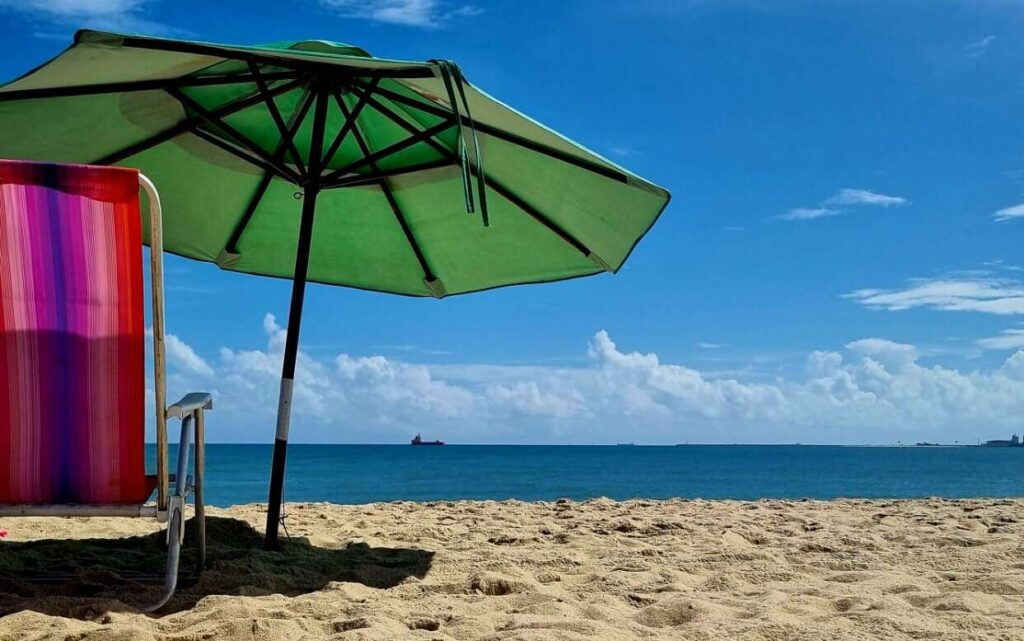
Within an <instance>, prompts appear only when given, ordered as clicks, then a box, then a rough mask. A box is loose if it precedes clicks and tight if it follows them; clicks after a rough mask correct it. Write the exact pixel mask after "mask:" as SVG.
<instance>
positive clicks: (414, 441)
mask: <svg viewBox="0 0 1024 641" xmlns="http://www.w3.org/2000/svg"><path fill="white" fill-rule="evenodd" d="M409 444H410V445H444V441H424V440H423V437H422V436H420V435H419V434H417V435H416V436H415V437H414V438H413V439H412V441H411V442H410V443H409Z"/></svg>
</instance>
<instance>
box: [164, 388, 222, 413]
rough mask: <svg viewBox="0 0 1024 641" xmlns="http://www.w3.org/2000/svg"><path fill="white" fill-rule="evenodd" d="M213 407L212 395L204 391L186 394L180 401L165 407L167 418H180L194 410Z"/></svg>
mask: <svg viewBox="0 0 1024 641" xmlns="http://www.w3.org/2000/svg"><path fill="white" fill-rule="evenodd" d="M210 409H213V397H212V396H210V395H209V394H207V393H206V392H192V393H191V394H186V395H185V396H184V397H183V398H182V399H181V400H180V401H178V402H177V403H175V404H174V405H171V406H170V407H168V408H167V418H178V419H182V418H185V417H186V416H188V415H189V414H192V413H194V412H195V411H196V410H210Z"/></svg>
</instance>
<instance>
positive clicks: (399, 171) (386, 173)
mask: <svg viewBox="0 0 1024 641" xmlns="http://www.w3.org/2000/svg"><path fill="white" fill-rule="evenodd" d="M451 166H453V165H452V162H451V161H450V160H448V158H439V159H437V160H431V161H428V162H424V163H419V164H416V165H405V166H402V167H395V168H393V169H377V170H376V171H373V172H370V173H365V174H356V175H355V176H350V177H349V178H341V179H339V180H336V181H335V182H332V183H330V184H327V185H324V189H341V188H343V187H363V186H365V185H376V184H379V183H380V182H381V181H382V180H384V179H386V178H390V177H392V176H401V175H403V174H414V173H416V172H420V171H430V170H431V169H440V168H442V167H451Z"/></svg>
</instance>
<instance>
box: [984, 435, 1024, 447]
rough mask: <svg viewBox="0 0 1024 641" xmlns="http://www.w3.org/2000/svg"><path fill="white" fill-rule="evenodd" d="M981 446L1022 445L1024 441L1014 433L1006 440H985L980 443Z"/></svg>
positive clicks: (1023, 445)
mask: <svg viewBox="0 0 1024 641" xmlns="http://www.w3.org/2000/svg"><path fill="white" fill-rule="evenodd" d="M981 447H1024V442H1022V441H1021V439H1020V437H1019V436H1017V435H1016V434H1014V435H1013V436H1012V437H1011V438H1010V440H1008V441H1003V440H994V441H985V442H984V443H982V444H981Z"/></svg>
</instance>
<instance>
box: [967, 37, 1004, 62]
mask: <svg viewBox="0 0 1024 641" xmlns="http://www.w3.org/2000/svg"><path fill="white" fill-rule="evenodd" d="M995 41H996V37H995V36H994V35H991V34H989V35H987V36H985V37H984V38H982V39H981V40H976V41H974V42H971V43H969V44H967V45H966V46H965V47H964V55H966V56H967V57H968V58H980V57H981V56H983V55H985V54H986V53H988V50H989V48H990V47H991V46H992V43H993V42H995Z"/></svg>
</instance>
